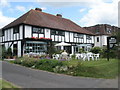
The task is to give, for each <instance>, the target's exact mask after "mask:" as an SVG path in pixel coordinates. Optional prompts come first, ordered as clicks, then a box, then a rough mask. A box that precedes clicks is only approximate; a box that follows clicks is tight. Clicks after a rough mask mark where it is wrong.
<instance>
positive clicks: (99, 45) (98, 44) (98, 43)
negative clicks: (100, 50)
mask: <svg viewBox="0 0 120 90" xmlns="http://www.w3.org/2000/svg"><path fill="white" fill-rule="evenodd" d="M97 37H98V38H99V42H97ZM95 46H98V47H101V36H95Z"/></svg>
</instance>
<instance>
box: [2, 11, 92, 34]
mask: <svg viewBox="0 0 120 90" xmlns="http://www.w3.org/2000/svg"><path fill="white" fill-rule="evenodd" d="M19 24H29V25H35V26H40V27H47V28H53V29H59V30H66V31H72V32H78V33H85V34H92V35H94V34H93V33H92V32H90V31H88V30H86V29H84V28H82V27H80V26H79V25H77V24H76V23H74V22H72V21H71V20H69V19H65V18H62V17H59V16H55V15H51V14H48V13H44V12H42V11H38V10H33V9H32V10H30V11H28V12H27V13H25V14H24V15H23V16H21V17H19V18H18V19H16V20H15V21H13V22H11V23H10V24H8V25H7V26H5V27H4V28H3V29H5V28H9V27H13V26H15V25H19Z"/></svg>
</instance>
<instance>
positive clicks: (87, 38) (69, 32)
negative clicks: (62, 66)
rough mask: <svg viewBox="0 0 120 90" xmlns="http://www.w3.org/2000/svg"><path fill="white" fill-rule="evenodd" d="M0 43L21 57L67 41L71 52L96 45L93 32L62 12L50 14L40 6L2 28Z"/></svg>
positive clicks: (41, 51) (43, 51)
mask: <svg viewBox="0 0 120 90" xmlns="http://www.w3.org/2000/svg"><path fill="white" fill-rule="evenodd" d="M1 32H2V36H1V37H0V43H2V45H3V46H5V47H6V49H7V48H9V47H10V48H11V49H12V52H13V53H15V54H16V55H17V56H18V57H21V56H22V55H24V54H29V53H46V52H47V49H48V48H47V46H48V45H49V44H50V43H51V42H53V43H54V44H57V43H60V42H66V43H69V44H71V46H68V47H66V48H67V50H68V52H69V53H75V52H77V51H78V49H79V48H81V47H82V48H85V49H89V48H91V47H92V46H94V34H93V33H92V32H90V31H88V30H86V29H84V28H82V27H80V26H79V25H77V24H76V23H74V22H72V21H71V20H69V19H65V18H63V17H62V15H60V14H57V15H51V14H48V13H45V12H42V10H41V9H40V8H36V9H35V10H33V9H31V10H30V11H28V12H27V13H25V14H24V15H22V16H21V17H19V18H18V19H16V20H15V21H13V22H11V23H10V24H8V25H6V26H5V27H3V28H2V29H1Z"/></svg>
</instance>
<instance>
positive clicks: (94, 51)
mask: <svg viewBox="0 0 120 90" xmlns="http://www.w3.org/2000/svg"><path fill="white" fill-rule="evenodd" d="M90 52H92V53H95V54H97V53H100V52H101V48H100V47H93V48H91V50H90Z"/></svg>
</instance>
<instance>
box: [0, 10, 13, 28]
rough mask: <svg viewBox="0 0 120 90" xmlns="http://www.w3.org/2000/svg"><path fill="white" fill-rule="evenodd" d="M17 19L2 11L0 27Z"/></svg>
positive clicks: (0, 13)
mask: <svg viewBox="0 0 120 90" xmlns="http://www.w3.org/2000/svg"><path fill="white" fill-rule="evenodd" d="M13 20H15V18H12V17H6V16H4V15H3V13H2V12H1V11H0V28H3V27H4V26H5V25H7V24H9V23H10V22H12V21H13Z"/></svg>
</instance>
